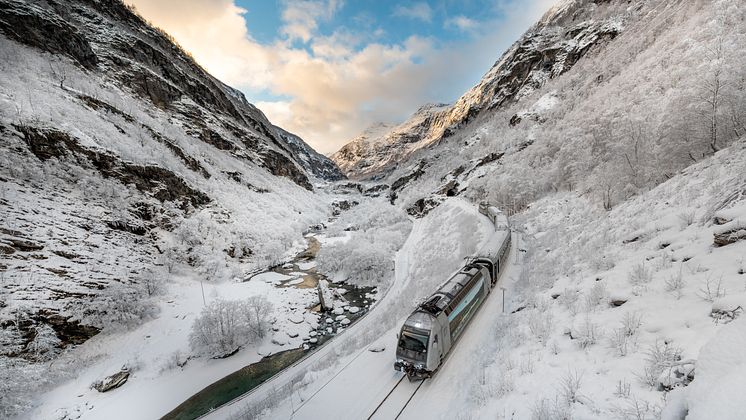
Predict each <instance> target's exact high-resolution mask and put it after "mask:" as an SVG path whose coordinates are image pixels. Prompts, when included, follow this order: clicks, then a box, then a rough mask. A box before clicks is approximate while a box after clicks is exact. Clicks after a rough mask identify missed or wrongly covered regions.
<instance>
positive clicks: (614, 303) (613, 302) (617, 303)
mask: <svg viewBox="0 0 746 420" xmlns="http://www.w3.org/2000/svg"><path fill="white" fill-rule="evenodd" d="M625 303H627V299H622V298H616V299H612V300H610V301H609V305H611V306H613V307H615V308H618V307H620V306H622V305H624V304H625Z"/></svg>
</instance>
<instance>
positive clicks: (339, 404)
mask: <svg viewBox="0 0 746 420" xmlns="http://www.w3.org/2000/svg"><path fill="white" fill-rule="evenodd" d="M492 232H494V227H493V226H492V225H491V223H490V222H489V221H488V220H487V218H486V217H483V216H482V215H480V214H479V213H478V212H477V209H476V208H475V207H474V206H472V205H471V204H469V203H467V202H465V201H463V200H461V199H449V200H446V201H445V202H444V203H443V204H442V205H441V206H440V207H438V208H437V209H435V210H434V211H433V212H432V213H431V214H430V215H428V216H427V217H426V218H424V219H419V220H417V221H416V222H415V224H414V227H413V228H412V232H411V233H410V235H409V237H408V238H407V240H406V242H405V244H404V246H403V247H402V249H401V250H400V251H399V252H398V253H397V254H396V264H395V280H394V282H393V284H392V285H391V287H390V288H389V289H388V291H386V292H384V296H383V297H381V298H380V300H379V301H378V302H377V303H376V305H375V306H373V307H372V308H371V310H370V311H369V312H368V313H367V314H366V315H365V317H363V318H362V319H361V320H359V321H358V322H356V323H355V324H354V325H352V326H351V327H349V328H348V329H347V331H346V332H345V333H344V334H343V335H342V336H339V337H338V338H335V339H333V340H332V341H331V342H330V343H328V344H327V345H325V346H324V347H322V348H321V349H320V350H318V351H317V352H316V353H314V354H313V355H312V356H310V357H308V358H307V359H305V360H304V361H303V362H301V363H299V364H298V365H296V366H294V367H293V368H291V369H288V370H286V371H284V372H283V373H282V374H280V375H278V376H277V377H276V378H275V379H273V380H272V381H271V382H268V383H266V384H264V385H262V386H261V387H260V388H258V389H257V390H256V391H255V392H252V393H250V394H249V395H247V396H246V397H245V398H243V399H242V400H238V401H235V402H233V403H231V404H230V405H228V406H226V407H224V408H221V409H219V410H216V411H215V412H213V413H211V414H210V415H209V416H208V417H207V418H215V419H219V418H224V417H226V416H229V415H230V413H242V412H245V410H247V409H249V408H250V407H252V406H261V405H262V404H264V403H266V402H268V401H274V404H272V406H273V409H272V411H271V412H269V413H265V414H268V417H269V418H282V417H284V418H286V417H287V416H289V415H290V414H293V418H299V419H300V418H319V417H339V418H366V417H367V416H368V415H369V414H370V413H372V411H373V409H374V408H375V406H376V405H377V404H378V402H380V399H382V398H383V396H384V395H386V393H387V392H388V391H389V390H390V388H391V387H392V386H393V384H394V383H395V382H396V381H397V380H398V379H399V377H400V376H398V375H401V374H399V373H396V372H395V371H394V369H393V362H394V352H395V347H396V346H395V345H394V344H393V343H395V340H396V333H397V332H398V330H399V328H400V327H401V323H402V322H403V321H404V319H405V318H406V316H408V315H409V314H410V313H411V311H412V310H413V309H414V307H415V306H416V302H418V301H420V300H422V299H424V298H426V297H427V296H429V294H430V293H432V291H433V290H435V288H437V286H438V285H439V284H440V283H441V282H442V281H444V280H445V278H446V277H447V274H444V273H451V272H453V271H455V270H456V269H458V268H459V267H460V265H461V264H463V258H464V257H465V256H467V255H470V254H472V253H473V252H474V251H475V250H476V249H477V247H479V246H481V245H482V244H483V243H484V242H485V240H486V239H487V238H488V237H489V235H490V234H491V233H492ZM493 297H494V296H493ZM491 301H493V302H497V304H500V303H501V301H500V300H499V299H491ZM485 309H486V308H485ZM490 311H491V310H489V309H487V310H486V311H483V312H485V313H487V312H490ZM492 312H494V310H492ZM487 318H488V316H487ZM478 329H479V328H475V329H474V330H475V331H478ZM369 348H370V349H375V350H378V349H381V351H368V349H369ZM330 358H331V359H330ZM330 364H331V366H330ZM454 366H457V365H456V364H454ZM290 384H292V385H290ZM288 386H292V388H293V389H296V393H297V394H298V395H300V398H301V401H298V397H297V396H291V397H290V398H295V400H294V402H293V403H291V402H290V401H289V400H287V399H285V400H284V401H277V398H278V396H277V395H276V394H273V390H276V389H280V388H284V387H288ZM359 389H365V390H366V392H365V393H360V392H355V396H354V398H353V397H350V398H340V396H346V395H349V393H350V392H351V391H353V390H359ZM353 392H354V391H353ZM301 402H302V404H303V405H302V406H301V407H300V408H299V407H298V406H299V404H301ZM293 407H295V408H294V409H293ZM251 413H252V414H251V415H250V416H254V415H256V413H254V412H253V411H251Z"/></svg>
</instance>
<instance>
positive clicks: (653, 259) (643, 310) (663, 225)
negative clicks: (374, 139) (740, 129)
mask: <svg viewBox="0 0 746 420" xmlns="http://www.w3.org/2000/svg"><path fill="white" fill-rule="evenodd" d="M743 162H746V147H744V145H743V144H742V143H740V144H737V145H735V146H733V147H732V148H731V149H730V150H727V151H723V152H721V153H719V154H717V155H715V156H714V157H712V158H710V159H707V160H705V161H703V162H701V163H699V164H697V165H694V166H692V167H691V168H689V169H687V170H686V171H684V173H682V174H680V175H678V176H676V177H674V178H672V179H671V180H669V181H668V182H666V183H664V184H662V185H661V186H659V187H657V188H655V189H653V190H652V191H649V192H648V193H645V194H643V195H641V196H639V197H636V198H633V199H631V200H630V201H628V202H626V203H624V204H622V205H620V206H618V207H617V208H615V209H614V210H613V211H611V212H606V211H603V210H601V209H597V208H596V207H595V206H592V205H590V204H589V203H588V201H587V200H586V199H585V198H583V197H580V196H578V195H576V194H574V193H560V194H556V195H552V196H549V197H547V198H545V199H543V200H540V201H538V202H536V203H534V204H533V205H531V207H530V208H529V209H528V210H527V211H526V212H524V213H523V214H521V215H519V216H517V217H515V218H514V226H515V227H516V228H517V229H519V230H520V231H522V232H523V233H521V234H520V236H521V238H522V240H521V242H520V243H519V244H518V245H517V246H516V249H517V250H518V251H517V252H518V255H519V257H515V256H514V257H512V259H511V260H512V261H515V259H516V258H519V259H522V258H521V257H520V256H521V255H523V254H524V252H523V250H525V251H526V252H525V254H526V256H525V263H522V264H521V265H520V266H519V265H518V264H514V265H513V266H512V267H511V271H510V272H509V273H508V276H507V277H506V278H504V279H503V280H502V282H504V285H505V286H507V290H506V297H507V302H506V312H507V314H506V315H501V310H500V309H501V303H502V302H501V299H499V295H497V294H496V295H493V296H492V297H491V298H490V300H489V301H488V303H487V304H486V306H485V307H484V308H483V310H482V311H480V314H479V316H478V318H476V319H475V320H474V324H473V325H471V326H470V328H469V330H468V333H467V335H466V336H465V337H464V340H463V341H462V342H460V343H459V345H458V347H457V349H456V350H457V351H456V352H455V353H454V354H453V355H452V356H451V357H450V358H449V359H448V360H447V362H446V364H445V366H444V368H443V369H442V371H441V372H439V373H438V374H437V375H436V376H435V377H434V378H433V379H431V380H429V381H427V382H426V383H425V384H424V385H423V386H422V388H421V389H420V390H419V391H418V392H417V394H416V395H415V397H414V398H413V399H412V401H411V403H410V404H409V406H408V407H407V409H406V410H405V411H404V412H403V413H402V417H401V418H423V417H425V418H444V419H445V418H495V417H497V418H520V419H527V418H536V419H559V418H579V419H598V418H622V419H626V418H640V419H654V418H658V417H659V416H661V414H662V413H664V414H665V415H670V413H674V415H672V417H667V418H672V419H673V418H681V417H680V416H679V417H677V416H676V415H675V413H677V412H678V413H681V412H686V410H687V407H688V409H690V410H691V415H692V416H695V417H694V418H708V417H707V414H701V413H708V412H710V411H708V410H711V408H709V407H710V405H711V404H712V403H711V401H723V403H722V404H720V406H719V408H718V410H720V411H718V412H719V413H720V416H719V417H718V418H728V419H738V418H742V416H743V415H744V411H743V407H741V406H740V403H738V401H739V400H737V399H736V398H735V396H733V395H731V394H730V393H727V392H726V391H725V390H730V389H742V388H739V387H742V386H743V385H742V383H743V377H742V376H741V375H739V374H738V372H740V370H741V369H742V368H743V358H742V350H741V346H740V345H739V343H740V342H741V341H742V340H743V336H744V330H743V328H744V324H743V322H742V319H736V321H733V322H731V319H732V318H733V316H735V317H736V318H738V317H740V314H742V310H739V309H738V307H739V306H741V307H742V308H743V307H746V277H744V274H743V273H744V268H745V267H744V257H745V256H746V241H744V240H740V241H735V242H734V243H732V244H729V245H725V246H719V247H718V246H715V245H714V244H713V234H714V233H720V232H722V231H726V230H728V231H731V230H732V231H734V232H736V233H735V236H734V237H736V236H738V235H740V234H739V233H738V232H739V231H738V226H741V225H740V224H739V223H741V222H740V221H741V220H742V218H743V217H744V216H746V204H745V203H744V198H745V197H744V195H745V194H744V191H746V179H745V178H744V173H746V172H744V170H743V169H744V163H743ZM459 204H461V205H459ZM463 205H466V206H467V207H466V208H464V207H463ZM455 210H459V211H458V212H455V213H454V211H455ZM468 212H469V211H468V205H467V204H466V203H465V202H462V201H459V200H452V199H449V200H447V201H446V203H444V204H443V205H442V206H441V207H438V208H437V209H436V210H434V211H433V212H432V213H431V214H430V215H428V216H427V217H425V218H424V219H421V220H418V221H416V222H415V225H414V228H413V231H412V234H411V235H410V237H409V238H408V240H407V243H406V244H405V245H404V247H403V248H402V250H401V251H400V252H399V254H398V255H397V264H396V281H395V283H394V285H393V286H392V288H391V290H390V291H389V294H387V295H386V297H385V298H384V299H383V300H382V301H381V303H380V304H379V306H378V307H377V308H376V309H375V310H374V311H373V312H372V313H371V314H370V315H369V317H368V318H366V319H365V321H366V322H361V323H360V324H359V325H357V326H356V327H358V328H357V329H355V328H353V329H351V330H350V335H349V336H347V337H346V339H345V340H340V341H338V342H336V343H333V344H332V345H330V346H329V347H328V348H327V349H326V350H327V351H326V352H324V353H323V354H319V355H318V358H314V359H312V360H308V361H307V363H306V364H303V365H300V366H298V367H297V368H296V369H294V370H293V371H292V372H287V375H286V376H284V377H281V378H278V381H273V383H270V384H267V386H265V387H262V388H260V389H259V390H257V392H255V393H253V394H251V395H249V396H248V397H247V398H245V399H244V400H242V401H238V402H235V403H233V404H231V405H230V406H228V407H226V408H225V409H223V410H220V411H218V412H215V413H213V414H212V415H211V416H210V418H215V419H218V418H226V417H230V416H233V417H235V418H256V417H262V416H263V417H264V418H288V417H290V416H292V417H293V418H319V417H325V418H334V417H338V418H366V417H367V416H368V415H370V414H371V413H372V412H373V410H374V409H375V407H376V405H377V404H378V403H379V402H380V401H381V400H382V399H383V398H384V397H385V395H386V393H387V392H388V391H389V390H390V389H391V388H392V387H393V386H394V384H396V382H397V380H398V379H399V376H398V374H397V373H396V372H394V370H393V368H392V365H391V363H392V361H393V359H394V357H393V351H394V349H393V346H394V343H395V340H394V337H395V333H396V330H397V328H398V326H399V325H398V324H399V323H400V322H401V320H402V319H403V317H404V316H406V314H407V313H408V311H409V310H411V309H412V306H413V305H412V304H402V303H403V302H409V301H412V302H416V301H417V300H416V299H414V300H412V296H413V294H416V293H420V294H421V295H424V294H426V293H428V292H431V291H432V290H433V288H434V287H435V286H436V285H437V281H435V280H430V281H429V282H428V281H424V282H423V281H422V279H423V277H428V276H430V275H432V274H433V273H436V272H439V273H440V275H435V276H434V278H437V279H442V278H443V277H444V276H443V275H442V273H446V272H449V270H445V269H443V266H441V267H439V268H438V269H436V271H430V270H429V269H428V267H427V266H428V264H430V263H432V261H433V260H432V259H431V258H435V259H437V258H438V256H441V257H442V256H445V255H451V256H452V255H453V254H452V251H453V250H452V249H448V248H447V247H442V246H440V245H438V244H434V243H432V242H431V241H433V240H434V241H436V242H437V241H438V239H439V238H442V237H448V238H451V240H449V241H446V242H443V243H442V244H441V245H443V244H445V243H448V244H450V246H454V245H456V244H459V243H462V244H463V243H466V242H462V241H464V240H466V239H467V238H466V237H461V238H460V240H461V241H460V240H459V239H456V238H457V236H453V234H451V235H449V234H447V233H446V232H444V231H443V230H444V229H449V228H450V227H451V226H453V224H454V221H455V220H458V218H459V217H460V218H462V219H463V218H464V217H465V215H468ZM457 213H462V214H461V215H457ZM718 224H720V225H718ZM474 228H475V226H473V225H472V227H470V228H464V227H463V226H461V227H459V229H460V230H461V232H462V233H463V232H466V231H469V232H472V235H473V233H476V234H477V235H473V239H472V240H473V242H474V243H475V244H478V243H479V242H480V240H481V238H478V232H479V230H478V229H474ZM482 229H484V226H482ZM454 233H455V232H454ZM470 236H471V235H470ZM425 238H427V239H425ZM454 239H456V240H454ZM470 239H471V238H470ZM458 263H460V260H458V259H456V260H452V264H453V266H452V267H451V268H455V267H457V266H458ZM397 305H400V306H397ZM380 348H384V350H383V351H382V352H372V351H369V350H370V349H380ZM731 371H732V372H733V373H730V372H731ZM726 373H727V374H726ZM692 377H693V378H694V380H693V381H692ZM698 381H699V382H698ZM710 389H713V390H723V391H722V392H723V396H722V397H720V396H718V395H719V394H713V393H712V392H713V391H709V390H710ZM729 397H730V399H729ZM731 400H732V401H731ZM377 414H380V413H377ZM702 416H704V417H702ZM710 418H711V417H710Z"/></svg>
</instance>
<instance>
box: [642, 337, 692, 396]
mask: <svg viewBox="0 0 746 420" xmlns="http://www.w3.org/2000/svg"><path fill="white" fill-rule="evenodd" d="M681 352H682V350H681V348H679V347H674V346H673V345H671V344H670V343H668V342H665V341H664V342H661V341H656V343H655V344H654V345H652V346H650V348H649V349H648V351H647V353H646V358H645V366H644V367H643V370H642V372H641V374H640V375H639V378H640V380H641V381H642V382H643V383H645V384H647V385H649V386H651V387H654V388H657V387H658V385H659V384H658V380H659V378H660V377H661V374H662V373H663V372H664V371H665V370H667V369H669V370H670V369H672V368H673V366H674V363H675V362H678V361H679V360H681Z"/></svg>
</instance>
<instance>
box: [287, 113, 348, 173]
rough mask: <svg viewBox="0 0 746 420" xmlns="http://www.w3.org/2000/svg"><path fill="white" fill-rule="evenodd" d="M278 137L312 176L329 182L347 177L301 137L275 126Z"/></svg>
mask: <svg viewBox="0 0 746 420" xmlns="http://www.w3.org/2000/svg"><path fill="white" fill-rule="evenodd" d="M273 128H274V130H275V133H276V135H277V137H278V138H279V139H280V140H282V141H284V142H285V144H286V145H287V148H288V150H290V151H291V152H292V153H293V156H295V160H296V162H298V163H299V164H300V166H301V167H302V168H303V169H304V170H305V171H306V172H307V173H310V174H313V175H314V176H316V177H317V178H320V179H324V180H327V181H339V180H341V179H344V178H345V176H344V175H343V174H342V172H341V171H340V170H339V168H338V167H337V165H336V164H335V163H334V162H332V160H331V159H329V158H328V157H326V156H324V155H322V154H321V153H319V152H317V151H315V150H313V149H312V148H311V146H309V145H308V144H306V142H304V141H303V139H301V138H300V137H298V136H296V135H295V134H293V133H290V132H287V131H285V130H283V129H282V128H280V127H277V126H273Z"/></svg>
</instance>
